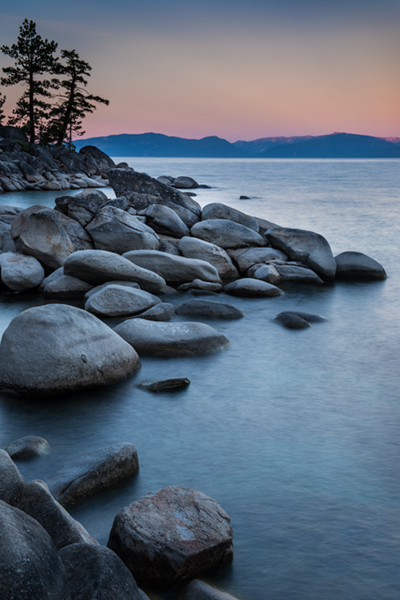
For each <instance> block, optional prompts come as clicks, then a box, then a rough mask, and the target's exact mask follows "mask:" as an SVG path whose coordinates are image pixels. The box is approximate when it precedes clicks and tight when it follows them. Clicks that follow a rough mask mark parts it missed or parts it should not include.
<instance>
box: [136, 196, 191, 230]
mask: <svg viewBox="0 0 400 600" xmlns="http://www.w3.org/2000/svg"><path fill="white" fill-rule="evenodd" d="M140 214H141V215H144V216H145V217H146V223H147V224H148V225H149V226H150V227H151V228H152V229H154V231H156V232H157V233H161V234H164V235H171V236H172V237H175V238H181V237H183V236H184V235H189V229H188V227H187V225H185V223H184V222H183V221H182V219H181V218H180V217H179V216H178V215H177V214H176V212H175V211H174V210H173V209H172V208H170V207H169V206H163V205H162V204H151V205H150V206H148V207H147V208H146V209H145V210H143V211H142V212H141V213H140Z"/></svg>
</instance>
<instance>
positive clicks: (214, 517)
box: [108, 487, 233, 588]
mask: <svg viewBox="0 0 400 600" xmlns="http://www.w3.org/2000/svg"><path fill="white" fill-rule="evenodd" d="M108 546H109V548H111V549H112V550H114V552H116V554H118V556H119V557H120V558H121V559H122V560H123V561H124V563H125V564H126V565H127V567H128V568H129V570H130V571H131V573H132V574H133V576H134V577H135V579H136V581H137V582H138V583H139V584H141V583H143V584H150V585H154V586H157V587H160V588H168V587H171V586H173V585H175V584H177V583H181V582H184V581H186V580H188V579H192V578H193V577H197V576H198V575H200V574H202V573H205V572H207V571H209V570H212V569H215V568H216V567H218V566H220V565H223V564H227V563H228V562H229V561H230V560H232V556H233V548H232V529H231V527H230V519H229V516H228V515H227V514H226V512H225V511H224V510H223V509H222V507H221V506H220V505H219V504H218V503H217V502H216V501H215V500H213V499H212V498H210V497H209V496H206V495H205V494H202V493H201V492H198V491H195V490H191V489H189V488H184V487H167V488H164V489H162V490H160V491H158V492H157V493H156V494H154V495H148V496H145V497H144V498H142V499H141V500H138V501H137V502H134V503H133V504H131V505H130V506H128V507H126V508H124V509H123V510H121V511H120V512H119V513H118V514H117V516H116V517H115V519H114V523H113V526H112V529H111V532H110V538H109V541H108Z"/></svg>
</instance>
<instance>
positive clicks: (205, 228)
mask: <svg viewBox="0 0 400 600" xmlns="http://www.w3.org/2000/svg"><path fill="white" fill-rule="evenodd" d="M190 233H191V235H192V236H193V237H197V238H200V239H201V240H204V241H206V242H211V243H213V244H217V245H218V246H220V247H221V248H241V247H243V246H266V245H267V241H266V240H265V238H264V237H262V236H261V235H260V234H259V233H256V232H255V231H254V230H253V229H249V227H246V226H245V225H241V224H240V223H235V221H230V220H228V219H208V220H207V221H200V222H198V223H195V225H193V227H192V228H191V230H190Z"/></svg>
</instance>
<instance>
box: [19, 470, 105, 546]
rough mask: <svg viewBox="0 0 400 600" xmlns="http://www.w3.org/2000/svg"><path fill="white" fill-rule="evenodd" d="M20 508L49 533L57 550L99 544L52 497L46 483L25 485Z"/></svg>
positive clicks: (30, 482) (34, 482)
mask: <svg viewBox="0 0 400 600" xmlns="http://www.w3.org/2000/svg"><path fill="white" fill-rule="evenodd" d="M18 508H19V509H20V510H22V511H24V513H26V514H27V515H30V516H31V517H32V518H33V519H35V520H36V521H37V522H38V523H40V524H41V526H42V527H43V529H45V530H46V531H47V533H48V534H49V536H50V537H51V539H52V540H53V542H54V545H55V547H56V548H57V550H60V548H63V547H64V546H68V545H69V544H78V543H80V542H85V543H88V544H97V542H96V540H94V539H93V538H92V537H91V536H90V535H89V533H88V532H87V531H86V529H85V528H84V527H83V526H82V525H81V524H80V523H79V522H78V521H76V520H75V519H73V518H72V517H71V515H70V514H69V513H68V512H67V511H66V510H65V508H63V507H62V506H61V504H60V503H59V502H57V500H56V499H55V498H54V497H53V496H52V494H51V493H50V491H49V488H48V487H47V485H46V484H45V483H44V481H39V480H34V481H29V482H28V483H26V484H25V485H24V488H23V491H22V497H21V501H20V503H19V504H18Z"/></svg>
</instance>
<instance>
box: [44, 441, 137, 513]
mask: <svg viewBox="0 0 400 600" xmlns="http://www.w3.org/2000/svg"><path fill="white" fill-rule="evenodd" d="M138 469H139V461H138V456H137V452H136V448H135V446H134V445H133V444H129V443H127V442H124V443H121V444H115V445H114V446H108V447H106V448H99V450H94V451H93V452H89V453H87V454H85V455H84V456H82V458H80V459H78V460H77V461H75V462H74V463H72V464H70V465H67V466H66V467H63V468H62V469H60V470H59V471H57V472H56V473H53V475H51V476H50V477H49V478H48V479H47V482H46V483H47V485H48V487H49V490H50V492H51V493H52V495H53V496H54V497H55V498H56V500H58V502H59V503H60V504H62V505H63V506H66V505H67V504H72V503H73V502H76V501H77V500H80V499H81V498H85V497H86V496H90V495H92V494H94V493H96V492H98V491H100V490H102V489H105V488H108V487H110V486H112V485H114V484H115V483H117V482H118V481H121V480H123V479H126V478H128V477H132V476H133V475H136V473H137V471H138Z"/></svg>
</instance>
